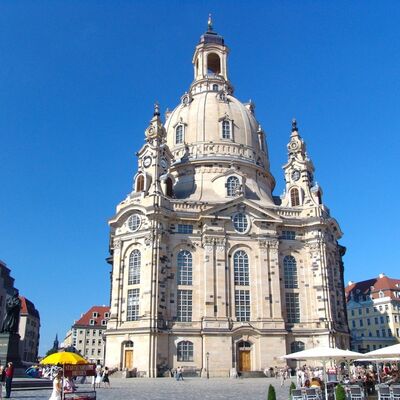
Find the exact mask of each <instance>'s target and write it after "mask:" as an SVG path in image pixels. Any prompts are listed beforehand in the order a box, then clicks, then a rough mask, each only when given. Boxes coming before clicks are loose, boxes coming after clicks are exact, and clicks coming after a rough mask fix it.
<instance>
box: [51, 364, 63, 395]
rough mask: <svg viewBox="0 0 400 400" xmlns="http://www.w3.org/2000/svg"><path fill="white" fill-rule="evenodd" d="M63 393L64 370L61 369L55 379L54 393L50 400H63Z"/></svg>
mask: <svg viewBox="0 0 400 400" xmlns="http://www.w3.org/2000/svg"><path fill="white" fill-rule="evenodd" d="M61 391H62V370H61V369H59V370H58V372H57V375H56V376H55V377H54V379H53V391H52V392H51V396H50V399H49V400H61Z"/></svg>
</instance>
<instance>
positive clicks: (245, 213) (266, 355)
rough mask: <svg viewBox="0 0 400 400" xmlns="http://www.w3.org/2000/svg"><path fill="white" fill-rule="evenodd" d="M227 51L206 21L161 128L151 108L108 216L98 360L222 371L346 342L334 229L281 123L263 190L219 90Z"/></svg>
mask: <svg viewBox="0 0 400 400" xmlns="http://www.w3.org/2000/svg"><path fill="white" fill-rule="evenodd" d="M228 53H229V49H228V48H227V47H226V45H225V43H224V39H223V38H222V37H221V36H220V35H218V34H217V33H215V32H214V30H213V28H212V25H211V21H210V22H209V26H208V31H207V32H206V33H205V34H204V35H202V36H201V39H200V43H199V44H198V45H197V46H196V49H195V52H194V56H193V66H194V81H193V83H192V84H191V86H190V88H189V90H188V92H186V93H184V94H183V95H182V97H181V100H180V102H179V104H178V106H177V107H176V108H175V109H174V110H173V111H168V112H167V113H166V122H165V125H164V124H163V122H162V120H161V117H160V111H159V108H158V106H156V107H155V110H154V115H153V118H152V120H151V122H150V125H149V127H148V128H147V129H146V131H145V138H146V143H145V144H144V146H143V147H142V148H141V149H140V150H139V152H138V158H139V159H138V170H137V173H136V175H135V176H134V182H133V190H132V192H131V193H130V194H129V195H128V196H127V198H126V199H125V200H123V201H122V202H121V203H120V204H119V205H118V206H117V210H116V214H115V216H114V217H113V218H112V219H111V220H110V229H111V234H110V253H111V257H110V262H111V264H112V288H111V290H112V299H111V317H110V320H109V323H108V328H107V332H106V337H107V350H106V364H107V365H108V366H109V367H119V368H129V369H131V368H136V369H137V371H138V374H139V375H143V376H148V377H155V376H157V375H159V374H162V373H163V371H165V370H166V369H168V368H176V367H177V366H178V365H181V366H184V368H185V370H186V371H188V370H193V371H195V372H197V373H201V374H205V373H207V372H209V373H210V375H211V376H228V375H229V374H230V373H231V374H236V371H240V372H246V373H251V372H257V371H262V370H263V369H264V368H266V367H271V366H275V365H279V364H282V363H283V361H282V360H281V359H280V357H281V356H282V355H284V354H286V353H289V352H293V351H296V350H301V349H304V348H310V347H313V346H316V345H336V346H339V347H342V348H347V347H348V345H349V333H348V327H347V319H346V308H345V307H346V306H345V296H344V284H343V263H342V256H343V254H344V252H345V249H344V248H343V247H342V246H340V245H339V244H338V240H339V239H340V238H341V235H342V233H341V231H340V228H339V225H338V223H337V222H336V220H335V219H334V218H333V217H332V216H331V215H330V211H329V209H328V208H327V207H326V205H325V204H324V203H323V199H322V189H321V187H320V186H319V185H318V184H317V183H316V182H315V180H314V166H313V163H312V161H311V160H310V159H309V158H308V156H307V154H306V146H305V143H304V141H303V139H302V138H301V137H300V135H299V130H298V128H297V124H296V122H295V121H293V124H292V132H291V135H290V138H289V144H288V147H287V149H288V161H287V163H286V164H285V165H284V167H283V169H284V179H285V182H286V190H285V192H284V193H283V195H282V196H280V197H276V196H273V193H272V192H273V189H274V187H275V179H274V177H273V176H272V175H271V172H270V169H269V157H268V149H267V145H266V142H265V133H264V131H263V129H262V128H261V126H260V124H259V123H258V121H257V120H256V117H255V105H254V103H252V102H248V103H241V102H240V101H239V100H238V99H236V98H235V97H234V95H233V92H234V91H233V86H232V84H231V82H230V81H229V78H228V65H227V57H228ZM207 369H208V370H209V371H207Z"/></svg>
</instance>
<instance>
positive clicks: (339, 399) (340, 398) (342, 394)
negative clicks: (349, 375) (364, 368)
mask: <svg viewBox="0 0 400 400" xmlns="http://www.w3.org/2000/svg"><path fill="white" fill-rule="evenodd" d="M335 395H336V400H346V391H345V390H344V387H343V386H342V385H337V386H336V389H335Z"/></svg>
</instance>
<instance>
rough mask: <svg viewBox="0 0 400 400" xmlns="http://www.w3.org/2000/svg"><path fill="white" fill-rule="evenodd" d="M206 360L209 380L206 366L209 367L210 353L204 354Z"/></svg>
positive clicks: (208, 374)
mask: <svg viewBox="0 0 400 400" xmlns="http://www.w3.org/2000/svg"><path fill="white" fill-rule="evenodd" d="M206 360H207V379H209V378H210V373H209V370H208V365H209V360H210V353H209V352H208V351H207V353H206Z"/></svg>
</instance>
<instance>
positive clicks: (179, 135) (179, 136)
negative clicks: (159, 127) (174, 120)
mask: <svg viewBox="0 0 400 400" xmlns="http://www.w3.org/2000/svg"><path fill="white" fill-rule="evenodd" d="M181 143H183V125H178V126H177V127H176V128H175V144H181Z"/></svg>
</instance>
